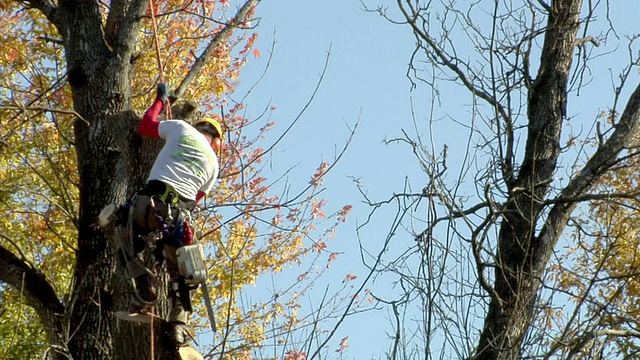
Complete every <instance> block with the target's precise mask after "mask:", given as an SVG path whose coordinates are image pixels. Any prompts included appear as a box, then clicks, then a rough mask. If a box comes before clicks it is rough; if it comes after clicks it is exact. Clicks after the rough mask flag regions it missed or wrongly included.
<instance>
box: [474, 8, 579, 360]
mask: <svg viewBox="0 0 640 360" xmlns="http://www.w3.org/2000/svg"><path fill="white" fill-rule="evenodd" d="M581 5H582V1H581V0H557V1H553V3H552V5H551V13H550V14H549V20H548V24H547V26H548V28H547V32H546V33H545V40H544V45H543V49H542V55H541V59H540V60H541V61H540V63H541V64H540V68H539V71H538V75H537V78H536V80H535V81H534V83H533V85H532V87H531V88H530V89H529V106H528V119H529V127H528V136H527V143H526V147H525V154H524V159H523V161H522V165H521V167H520V170H519V173H518V176H517V177H516V179H515V181H514V182H513V184H510V189H509V190H510V194H511V196H510V198H509V201H508V203H507V206H506V208H505V209H504V217H503V220H502V223H501V226H500V232H499V235H498V256H497V263H496V268H495V273H494V274H495V296H492V299H491V302H490V304H489V310H488V313H487V316H486V319H485V324H484V328H483V331H482V334H481V337H480V342H479V347H478V349H477V353H476V356H475V358H476V359H483V360H484V359H517V358H518V355H519V353H520V348H521V345H522V341H523V338H524V336H525V334H526V331H527V329H528V327H529V324H530V323H531V316H532V314H533V310H534V305H535V301H536V294H537V292H538V288H539V286H540V279H541V276H542V273H543V271H544V268H545V266H546V261H541V259H548V254H547V253H548V252H550V251H553V248H552V247H551V248H550V247H547V246H540V245H541V244H540V239H539V238H538V237H537V236H536V230H537V229H536V224H539V223H540V222H539V218H540V216H541V213H542V209H543V201H542V200H543V199H545V198H547V195H548V192H549V188H550V184H551V181H552V180H553V176H554V174H555V170H556V166H557V160H558V156H559V154H560V144H559V141H560V133H561V127H562V122H563V120H564V118H565V115H566V99H567V83H568V79H569V73H570V70H571V63H572V57H573V50H574V41H575V39H576V34H577V31H578V28H579V14H580V8H581Z"/></svg>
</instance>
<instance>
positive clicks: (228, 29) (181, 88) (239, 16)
mask: <svg viewBox="0 0 640 360" xmlns="http://www.w3.org/2000/svg"><path fill="white" fill-rule="evenodd" d="M258 2H260V0H247V2H245V3H244V5H242V7H241V8H240V10H238V12H237V13H236V16H235V17H234V18H233V19H232V20H231V21H230V22H229V23H227V25H225V27H224V28H223V29H222V30H221V31H220V32H219V33H218V34H216V36H215V37H214V38H213V39H212V40H211V42H210V43H209V45H207V48H206V49H205V50H204V51H203V52H202V55H200V56H199V57H198V59H196V61H195V62H194V63H193V65H192V66H191V69H189V72H188V73H187V75H186V76H185V77H184V79H182V82H181V83H180V85H178V87H177V88H176V89H175V91H174V95H175V97H176V98H180V97H182V95H183V94H184V92H185V90H186V89H187V86H189V84H190V83H191V81H193V79H195V78H196V77H197V76H198V75H199V74H200V71H202V68H203V67H204V66H205V64H207V62H209V60H211V57H212V56H213V53H214V51H215V49H216V48H217V47H218V46H219V45H220V44H222V42H223V41H225V40H226V39H228V38H229V36H231V34H232V33H233V30H234V29H235V28H237V27H239V26H240V25H241V24H242V23H243V22H244V21H245V18H246V17H247V14H249V13H250V12H251V11H252V10H253V9H254V8H255V6H256V5H257V4H258Z"/></svg>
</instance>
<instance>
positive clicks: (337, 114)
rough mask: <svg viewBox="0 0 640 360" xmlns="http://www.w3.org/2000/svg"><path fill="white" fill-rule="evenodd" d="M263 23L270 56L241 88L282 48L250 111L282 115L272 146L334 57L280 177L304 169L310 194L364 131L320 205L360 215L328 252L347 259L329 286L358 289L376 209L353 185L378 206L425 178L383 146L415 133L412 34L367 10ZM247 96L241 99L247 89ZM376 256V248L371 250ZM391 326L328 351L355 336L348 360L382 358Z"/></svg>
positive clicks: (364, 320) (376, 320)
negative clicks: (350, 279) (314, 181)
mask: <svg viewBox="0 0 640 360" xmlns="http://www.w3.org/2000/svg"><path fill="white" fill-rule="evenodd" d="M257 16H259V17H261V19H262V20H261V22H260V26H259V28H257V32H258V33H259V34H260V37H259V39H258V41H257V42H256V47H257V48H258V49H259V50H260V51H261V53H262V56H261V57H260V58H258V59H251V60H250V61H249V62H248V63H247V65H246V66H245V67H244V68H243V72H242V74H241V77H240V80H241V81H243V84H244V85H245V86H250V85H252V82H253V81H254V80H255V79H257V78H258V76H259V75H260V73H261V72H262V70H263V69H264V65H265V64H266V62H267V59H268V55H269V54H268V53H269V52H270V50H271V46H272V43H273V41H274V40H275V42H276V43H275V49H274V51H273V59H272V63H271V65H270V68H269V69H268V70H267V73H266V76H265V78H264V80H263V81H262V82H261V83H260V84H259V86H258V88H257V89H256V90H254V92H253V93H252V95H251V96H250V97H249V98H248V99H247V100H246V102H245V103H246V106H247V110H248V115H249V116H251V114H252V111H253V113H254V114H257V113H259V112H260V111H261V110H262V109H263V108H264V107H265V106H266V104H268V103H269V102H270V103H271V104H272V105H273V106H276V107H277V110H276V111H275V112H274V114H273V120H274V121H276V123H277V124H278V125H277V128H276V129H275V130H274V131H273V134H272V135H271V138H275V135H277V134H279V133H280V132H281V131H282V130H284V128H285V127H286V126H288V125H289V123H290V122H291V121H293V119H294V118H295V117H296V116H297V114H298V113H299V112H300V111H301V109H302V107H303V106H304V105H305V104H306V102H307V101H308V99H309V96H310V95H311V93H312V91H313V89H314V87H315V85H316V83H317V81H318V79H319V77H320V73H321V72H322V69H323V67H324V63H325V61H326V60H327V56H329V58H328V61H329V65H328V68H327V71H326V73H325V76H324V79H323V82H322V85H321V87H320V89H319V91H318V93H317V95H316V97H315V99H314V100H313V102H312V103H311V105H310V107H309V108H308V109H307V111H306V112H305V113H304V114H303V116H302V118H301V120H300V122H299V123H298V124H297V125H296V126H295V127H294V129H293V130H292V132H291V133H290V134H289V135H288V136H287V137H286V139H285V140H284V141H283V142H282V143H281V144H280V145H279V146H278V150H277V151H276V153H275V155H274V161H273V167H274V173H278V171H282V170H286V169H288V168H289V167H291V166H293V165H297V167H296V170H295V172H294V175H293V177H292V178H291V179H290V181H296V178H295V174H297V175H299V176H300V177H299V178H298V179H299V180H298V181H301V182H303V184H304V185H306V183H307V182H308V180H309V176H310V175H311V174H313V172H314V170H315V168H316V167H317V166H318V164H319V163H320V162H321V161H329V162H332V160H333V158H334V155H335V153H336V151H338V150H340V149H341V148H342V146H343V145H344V144H345V142H346V141H347V139H348V137H349V134H350V129H351V128H352V127H353V126H354V125H355V124H356V123H358V129H357V133H356V135H355V137H354V139H353V142H352V143H351V145H350V147H349V149H348V150H347V152H346V154H345V155H344V157H343V158H342V159H341V160H340V162H339V163H338V165H337V167H336V168H335V169H334V170H333V171H332V172H330V173H329V176H328V178H327V180H326V182H325V185H326V187H327V191H326V192H325V193H323V195H322V197H324V198H327V199H328V200H329V204H328V206H327V207H328V209H329V210H333V211H335V210H337V209H339V208H340V207H342V206H343V205H345V204H351V205H353V206H354V209H353V211H352V213H351V214H350V216H349V222H348V223H346V224H344V225H342V226H341V227H339V229H338V233H337V236H336V239H335V240H334V241H332V242H331V243H330V244H329V248H330V250H332V251H339V252H343V253H344V255H342V256H341V257H340V259H339V260H338V261H337V262H336V263H335V264H334V265H333V267H332V269H331V272H330V274H329V275H330V277H329V278H328V279H327V280H328V281H330V282H332V283H333V285H332V289H337V288H338V287H339V286H340V285H341V281H342V279H343V278H344V276H345V275H346V274H348V273H350V272H352V273H354V274H356V275H357V276H358V279H357V280H356V282H357V283H359V282H360V281H361V280H363V279H364V276H365V275H366V269H365V268H364V266H363V265H362V263H361V260H360V251H359V246H358V240H357V238H356V232H355V227H356V220H358V221H359V222H362V221H364V219H365V217H366V215H367V214H368V212H369V211H370V208H369V207H368V206H366V205H365V204H363V203H362V198H361V196H360V195H359V193H358V191H357V189H356V186H355V184H354V182H353V181H352V179H351V177H355V178H359V179H361V181H362V184H363V185H364V186H365V188H366V190H367V191H368V192H369V193H370V194H371V195H372V196H373V198H374V199H376V200H380V199H383V198H385V197H388V196H389V195H390V194H391V193H392V192H394V191H399V190H400V189H402V186H403V182H404V177H405V175H406V174H409V173H412V174H413V176H421V175H420V171H419V169H418V166H417V163H416V161H415V160H414V159H413V157H412V156H411V154H410V152H409V149H408V148H407V147H398V146H393V145H392V146H391V147H390V146H387V145H385V144H383V140H384V139H390V138H394V137H399V136H401V129H402V128H405V129H409V132H412V131H411V129H412V128H413V125H412V121H411V117H410V102H409V101H410V100H409V97H410V83H409V81H408V79H407V78H406V76H405V74H406V71H407V64H408V59H409V56H410V55H411V51H412V49H413V40H412V35H411V33H410V32H409V29H408V28H407V27H402V26H393V25H391V24H389V23H388V22H386V21H385V20H384V19H382V18H381V17H380V16H378V15H377V14H374V13H367V12H365V11H363V9H362V7H361V4H360V2H359V1H344V0H330V1H306V0H304V1H295V2H284V1H262V2H261V3H260V4H259V5H258V11H257ZM329 52H330V53H329ZM239 90H240V91H239V92H238V93H239V94H242V93H243V92H242V90H243V89H242V87H241V88H240V89H239ZM388 226H389V223H385V224H378V225H377V226H369V227H367V228H365V229H364V230H363V233H362V235H363V238H362V239H361V240H362V241H364V242H367V243H368V244H371V243H374V244H376V243H377V244H379V243H380V242H381V241H382V239H383V238H382V237H381V235H384V234H386V233H387V228H388ZM407 240H408V241H409V240H410V237H407ZM377 248H378V246H375V245H374V246H373V247H372V248H370V250H377ZM293 275H297V273H294V274H293ZM265 281H268V280H265ZM357 283H356V284H357ZM256 286H257V287H258V288H259V287H261V286H262V285H261V284H260V283H258V284H256ZM321 289H323V288H321ZM317 300H318V301H319V299H317ZM387 325H388V322H387V320H386V312H384V311H382V312H377V313H368V314H363V315H359V316H357V317H353V318H350V319H349V320H348V321H347V322H346V323H345V325H344V326H343V327H342V328H341V330H340V331H338V333H337V334H336V335H335V338H334V339H333V340H332V341H331V342H330V343H329V349H331V350H330V351H329V354H330V356H332V354H335V353H334V352H333V350H332V349H335V348H337V347H338V344H339V341H340V339H341V338H342V337H344V336H349V340H348V343H349V349H348V350H347V351H346V352H345V353H344V356H345V358H347V359H350V358H353V359H364V358H369V356H375V358H384V356H383V353H384V351H385V350H386V349H387V347H388V345H389V342H388V340H387V336H386V335H385V333H384V331H385V330H387V329H388V327H387ZM336 358H337V354H336Z"/></svg>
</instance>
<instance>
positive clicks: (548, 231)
mask: <svg viewBox="0 0 640 360" xmlns="http://www.w3.org/2000/svg"><path fill="white" fill-rule="evenodd" d="M638 132H640V85H638V87H636V89H635V91H634V92H633V94H631V97H630V98H629V101H628V103H627V106H626V107H625V109H624V112H623V113H622V116H621V117H620V122H619V123H618V124H617V125H616V126H615V130H614V132H613V134H612V135H611V137H610V138H609V139H608V140H607V141H606V142H605V143H604V144H603V145H602V146H601V147H600V149H598V151H597V152H596V153H595V154H593V156H592V157H591V158H590V159H589V161H587V163H586V164H585V166H584V167H583V168H582V170H581V171H580V172H579V173H578V174H577V175H576V176H574V177H573V178H572V179H571V181H570V182H569V184H568V185H567V187H566V188H565V189H564V190H563V191H562V194H561V195H560V198H562V199H571V198H579V197H580V196H582V195H584V194H585V193H586V192H587V191H588V190H589V189H590V188H591V187H592V186H593V185H594V184H595V183H596V182H597V181H598V180H599V179H600V177H601V176H602V175H603V174H604V173H606V172H607V171H609V170H610V169H611V167H612V166H614V165H615V164H617V158H618V155H619V154H620V152H622V151H623V150H624V149H626V148H628V147H629V146H631V145H632V144H633V142H634V139H635V138H636V137H637V136H638ZM576 205H577V202H561V203H558V204H556V205H555V206H554V207H553V208H552V209H551V211H550V212H549V216H548V219H549V220H548V221H547V222H546V223H545V225H544V227H543V228H542V230H541V231H540V236H539V237H540V240H541V246H543V247H544V248H548V247H553V246H554V245H555V243H556V241H557V240H558V237H559V236H560V233H561V230H562V229H564V227H565V226H566V224H567V222H568V221H569V216H570V215H571V212H572V211H573V209H574V208H575V206H576ZM545 254H546V256H545V257H544V258H542V259H540V260H542V262H540V263H539V265H540V266H542V264H545V263H546V262H547V260H548V258H549V256H550V255H551V252H550V251H547V252H546V253H545Z"/></svg>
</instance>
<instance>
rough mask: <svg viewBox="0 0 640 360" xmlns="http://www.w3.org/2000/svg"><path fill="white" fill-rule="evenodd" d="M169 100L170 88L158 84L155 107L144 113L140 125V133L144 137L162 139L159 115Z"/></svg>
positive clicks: (152, 106) (163, 84)
mask: <svg viewBox="0 0 640 360" xmlns="http://www.w3.org/2000/svg"><path fill="white" fill-rule="evenodd" d="M168 100H169V88H168V87H167V84H165V83H161V84H158V89H157V95H156V101H154V103H153V105H151V107H150V108H149V109H147V111H146V112H145V113H144V116H143V117H142V120H141V121H140V125H138V132H140V134H142V135H144V136H149V137H154V138H160V132H159V127H160V121H158V115H160V112H161V111H162V108H164V104H165V103H166V102H167V101H168Z"/></svg>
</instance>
